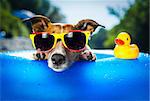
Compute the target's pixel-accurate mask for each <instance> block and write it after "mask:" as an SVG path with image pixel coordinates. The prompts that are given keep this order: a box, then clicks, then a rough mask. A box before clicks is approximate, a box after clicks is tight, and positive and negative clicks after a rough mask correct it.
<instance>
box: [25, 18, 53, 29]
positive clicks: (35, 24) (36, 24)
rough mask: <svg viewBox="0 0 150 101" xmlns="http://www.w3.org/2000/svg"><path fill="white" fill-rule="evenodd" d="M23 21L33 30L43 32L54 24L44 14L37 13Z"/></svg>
mask: <svg viewBox="0 0 150 101" xmlns="http://www.w3.org/2000/svg"><path fill="white" fill-rule="evenodd" d="M23 22H24V23H25V24H26V25H27V27H28V28H29V29H30V31H31V32H43V31H46V30H47V29H48V28H49V27H50V26H51V25H52V24H51V22H50V20H49V19H48V18H47V17H45V16H42V15H36V16H34V17H32V18H29V19H24V20H23Z"/></svg>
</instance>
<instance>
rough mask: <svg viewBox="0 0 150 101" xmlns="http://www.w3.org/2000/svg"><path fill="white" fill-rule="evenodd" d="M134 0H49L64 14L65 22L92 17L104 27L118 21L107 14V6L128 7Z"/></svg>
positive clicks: (109, 26)
mask: <svg viewBox="0 0 150 101" xmlns="http://www.w3.org/2000/svg"><path fill="white" fill-rule="evenodd" d="M129 1H130V2H134V0H51V3H52V4H54V5H56V6H57V7H59V8H60V12H62V14H64V15H65V17H66V23H70V24H76V23H77V22H78V21H80V20H82V19H87V18H88V19H93V20H95V21H96V22H98V23H99V24H101V25H104V26H105V27H106V29H111V28H112V27H113V26H115V25H117V24H118V23H119V19H118V18H116V17H115V16H113V15H110V14H109V11H108V9H107V7H108V6H109V7H123V8H128V7H129V4H128V2H129Z"/></svg>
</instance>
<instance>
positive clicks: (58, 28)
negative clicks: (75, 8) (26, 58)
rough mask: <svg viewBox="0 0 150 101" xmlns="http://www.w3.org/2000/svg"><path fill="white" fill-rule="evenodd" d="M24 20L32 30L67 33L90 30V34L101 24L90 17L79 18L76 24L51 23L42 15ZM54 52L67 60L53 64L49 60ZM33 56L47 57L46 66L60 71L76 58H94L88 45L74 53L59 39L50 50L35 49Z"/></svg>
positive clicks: (36, 57) (39, 58)
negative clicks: (29, 23) (30, 24)
mask: <svg viewBox="0 0 150 101" xmlns="http://www.w3.org/2000/svg"><path fill="white" fill-rule="evenodd" d="M26 21H30V22H31V23H32V30H33V32H36V31H40V32H41V31H42V32H43V31H46V32H50V33H57V34H59V33H68V32H69V31H70V30H84V31H90V32H91V34H92V33H93V32H94V31H95V29H96V28H97V27H98V26H102V25H100V24H98V23H97V22H95V21H94V20H91V19H84V20H81V21H79V22H78V23H77V24H76V25H72V24H62V23H51V22H50V20H49V19H48V18H46V17H44V16H35V17H33V18H31V19H27V20H26ZM103 27H104V26H103ZM77 40H78V39H77ZM54 54H61V55H63V56H65V61H67V62H66V63H65V64H62V65H60V66H57V65H54V64H53V62H52V60H51V58H52V57H53V55H54ZM34 58H35V59H37V60H43V59H48V66H49V67H50V68H52V69H53V70H54V71H62V70H64V69H65V68H67V67H68V66H69V65H71V64H72V63H73V62H74V61H76V60H80V59H81V60H88V61H93V60H96V56H95V55H94V54H93V53H91V52H90V48H89V46H86V49H85V50H84V51H82V52H78V53H75V52H71V51H69V50H68V49H66V48H65V47H64V46H63V43H62V42H61V41H58V42H57V44H56V47H55V48H54V49H51V50H50V51H46V52H43V51H40V49H37V53H36V54H34Z"/></svg>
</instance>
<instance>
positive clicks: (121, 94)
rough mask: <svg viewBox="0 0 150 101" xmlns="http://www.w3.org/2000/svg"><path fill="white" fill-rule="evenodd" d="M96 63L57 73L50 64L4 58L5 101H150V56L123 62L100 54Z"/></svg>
mask: <svg viewBox="0 0 150 101" xmlns="http://www.w3.org/2000/svg"><path fill="white" fill-rule="evenodd" d="M97 58H98V59H97V61H96V62H85V61H84V62H83V61H80V62H76V63H74V64H73V65H72V66H71V67H70V68H69V69H67V70H66V71H64V72H61V73H58V72H54V71H53V70H51V69H50V68H48V66H47V61H35V60H28V59H23V58H19V57H14V56H9V55H8V54H0V74H1V75H0V80H1V82H0V83H1V86H0V87H1V88H0V90H1V92H0V93H1V94H0V97H1V100H15V101H25V100H31V101H33V100H34V101H37V100H39V101H53V100H57V101H62V100H63V101H64V100H69V101H72V100H73V101H77V100H80V101H81V100H84V101H87V100H88V101H89V100H90V101H94V100H148V97H149V94H148V92H149V91H148V90H149V59H150V58H149V55H148V54H144V53H140V56H139V58H138V59H135V60H122V59H116V58H115V57H114V56H113V55H106V54H97Z"/></svg>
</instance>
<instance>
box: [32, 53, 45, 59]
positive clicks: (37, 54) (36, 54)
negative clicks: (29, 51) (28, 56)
mask: <svg viewBox="0 0 150 101" xmlns="http://www.w3.org/2000/svg"><path fill="white" fill-rule="evenodd" d="M33 58H34V59H35V60H45V59H46V54H45V53H35V54H33Z"/></svg>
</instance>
